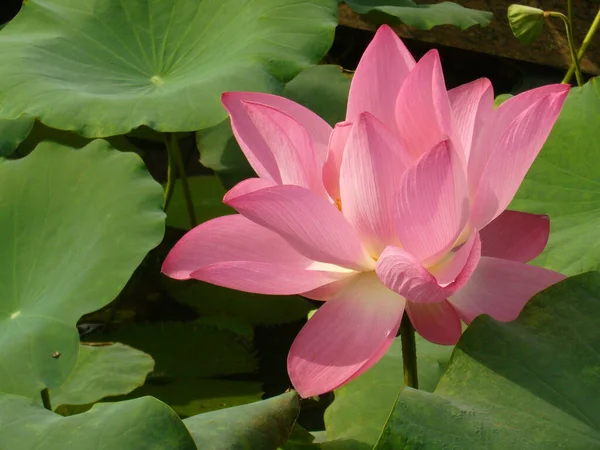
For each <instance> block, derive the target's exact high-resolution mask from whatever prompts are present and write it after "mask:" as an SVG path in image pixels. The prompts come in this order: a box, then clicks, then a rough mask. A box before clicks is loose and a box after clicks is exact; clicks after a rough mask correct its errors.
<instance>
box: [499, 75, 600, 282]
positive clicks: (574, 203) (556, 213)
mask: <svg viewBox="0 0 600 450" xmlns="http://www.w3.org/2000/svg"><path fill="white" fill-rule="evenodd" d="M599 118H600V77H596V78H593V79H592V80H590V81H589V82H588V83H587V84H586V85H585V86H583V87H582V88H572V89H571V92H570V93H569V95H568V97H567V100H566V102H565V105H564V107H563V109H562V112H561V114H560V117H559V118H558V120H557V122H556V124H555V125H554V128H553V129H552V132H551V133H550V136H549V138H548V140H547V142H546V144H545V145H544V147H543V149H542V151H541V152H540V155H539V156H538V157H537V159H536V160H535V162H534V163H533V166H532V167H531V169H530V170H529V172H528V174H527V176H526V177H525V180H524V181H523V184H522V185H521V187H520V188H519V191H518V192H517V195H516V197H515V200H514V201H513V202H512V204H511V206H510V207H511V209H516V210H520V211H527V212H532V213H537V214H547V215H548V216H550V239H549V241H548V245H547V246H546V249H545V250H544V252H543V253H542V254H541V255H540V256H539V257H538V258H536V259H535V260H534V263H535V264H537V265H541V266H543V267H546V268H548V269H552V270H556V271H558V272H561V273H564V274H565V275H575V274H578V273H582V272H586V271H589V270H597V269H599V268H600V240H599V239H598V229H600V189H598V186H599V185H600V140H598V139H595V136H598V135H600V120H599Z"/></svg>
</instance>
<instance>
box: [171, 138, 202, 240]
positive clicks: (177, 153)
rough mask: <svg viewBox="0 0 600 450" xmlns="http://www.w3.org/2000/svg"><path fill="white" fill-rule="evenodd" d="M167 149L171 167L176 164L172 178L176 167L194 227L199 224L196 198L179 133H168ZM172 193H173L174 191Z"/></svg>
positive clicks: (172, 170)
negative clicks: (195, 206)
mask: <svg viewBox="0 0 600 450" xmlns="http://www.w3.org/2000/svg"><path fill="white" fill-rule="evenodd" d="M167 151H168V153H169V167H170V168H171V166H172V164H173V163H174V165H175V167H173V168H172V169H171V171H170V172H171V178H174V177H173V176H172V174H173V172H174V171H175V170H174V169H177V172H178V174H179V178H180V179H181V187H182V188H183V196H184V198H185V205H186V207H187V212H188V216H189V217H190V224H191V226H192V228H193V227H195V226H196V225H197V222H196V212H195V211H194V200H193V199H192V190H191V189H190V185H189V183H188V179H187V175H186V173H185V165H184V164H183V158H182V157H181V150H180V149H179V141H178V140H177V135H176V134H175V133H169V134H168V135H167ZM172 184H173V185H174V184H175V182H174V181H172ZM168 185H169V181H168V179H167V187H168ZM171 190H172V187H171ZM166 192H167V191H165V197H166ZM170 195H172V192H171V194H170ZM166 200H167V199H166V198H165V203H166V204H167V205H168V202H167V201H166ZM169 200H170V199H169ZM165 210H166V207H165Z"/></svg>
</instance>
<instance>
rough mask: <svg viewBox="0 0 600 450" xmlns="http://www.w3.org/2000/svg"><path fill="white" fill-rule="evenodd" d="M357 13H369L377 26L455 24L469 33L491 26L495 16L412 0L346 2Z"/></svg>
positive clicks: (416, 26) (447, 5)
mask: <svg viewBox="0 0 600 450" xmlns="http://www.w3.org/2000/svg"><path fill="white" fill-rule="evenodd" d="M343 1H344V3H346V4H347V5H348V6H349V7H350V8H352V10H353V11H354V12H357V13H358V14H365V15H367V17H368V18H371V19H373V21H375V22H377V23H388V24H392V25H393V24H397V23H399V22H402V23H405V24H406V25H409V26H411V27H414V28H418V29H419V30H430V29H431V28H433V27H436V26H438V25H454V26H455V27H458V28H460V29H461V30H466V29H467V28H470V27H472V26H474V25H479V26H481V27H487V26H488V25H489V24H490V22H491V20H492V17H493V14H492V13H491V12H489V11H480V10H477V9H470V8H464V7H462V6H460V5H459V4H456V3H452V2H441V3H433V4H417V3H415V2H413V1H412V0H343Z"/></svg>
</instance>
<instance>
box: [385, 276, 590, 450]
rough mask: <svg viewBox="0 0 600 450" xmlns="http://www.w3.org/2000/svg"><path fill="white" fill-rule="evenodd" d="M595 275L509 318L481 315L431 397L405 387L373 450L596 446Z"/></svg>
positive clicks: (570, 283)
mask: <svg viewBox="0 0 600 450" xmlns="http://www.w3.org/2000/svg"><path fill="white" fill-rule="evenodd" d="M598 321H600V274H598V273H597V272H591V273H587V274H582V275H578V276H576V277H573V278H570V279H568V280H566V281H564V282H562V283H559V284H557V285H554V286H552V287H551V288H549V289H547V290H546V291H544V292H542V293H540V294H538V295H537V296H536V297H534V298H533V299H532V300H531V301H530V302H529V303H528V304H527V306H526V307H525V309H524V310H523V312H522V313H521V315H520V316H519V318H518V319H517V320H515V321H514V322H509V323H501V322H496V321H495V320H493V319H491V318H490V317H488V316H480V317H478V318H477V319H475V320H474V321H473V323H472V324H471V325H470V326H469V328H468V329H467V330H466V331H465V333H464V334H463V336H462V337H461V339H460V341H459V342H458V344H457V346H456V349H455V351H454V353H453V355H452V358H451V359H450V362H449V363H448V366H447V368H446V371H445V373H444V375H443V376H442V378H441V379H440V382H439V384H438V387H437V388H436V390H435V392H434V393H428V392H424V391H418V390H415V389H410V388H406V389H404V390H403V391H402V392H401V393H400V395H399V396H398V400H397V402H396V405H395V406H394V410H393V412H392V414H391V415H390V417H389V420H388V422H387V425H386V427H385V429H384V430H383V432H382V434H381V437H380V439H379V442H378V445H377V446H376V449H377V450H387V449H390V450H392V449H398V448H419V449H422V450H429V449H431V450H438V449H440V448H460V449H465V450H467V449H489V450H505V449H511V448H514V449H528V450H538V449H539V450H547V449H550V448H552V449H558V448H563V449H592V448H600V403H598V402H597V401H596V399H597V395H598V392H600V353H598V348H599V346H600V328H599V327H598Z"/></svg>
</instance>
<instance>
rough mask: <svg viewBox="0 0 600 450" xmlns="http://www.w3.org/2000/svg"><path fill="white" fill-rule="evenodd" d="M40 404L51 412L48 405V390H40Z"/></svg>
mask: <svg viewBox="0 0 600 450" xmlns="http://www.w3.org/2000/svg"><path fill="white" fill-rule="evenodd" d="M42 404H43V405H44V408H46V409H47V410H49V411H52V404H51V403H50V391H48V388H44V389H43V390H42Z"/></svg>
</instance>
